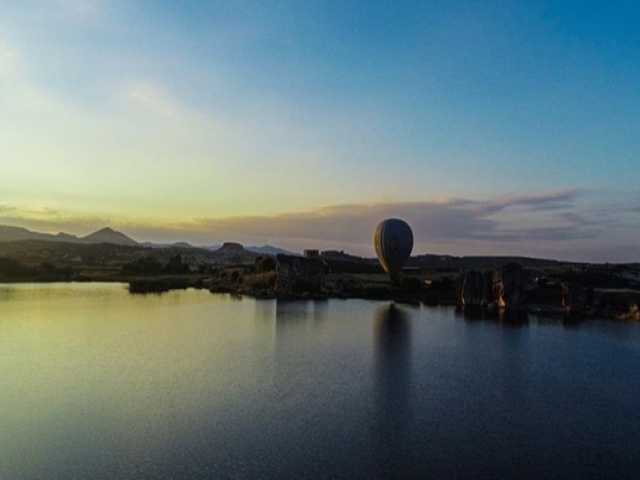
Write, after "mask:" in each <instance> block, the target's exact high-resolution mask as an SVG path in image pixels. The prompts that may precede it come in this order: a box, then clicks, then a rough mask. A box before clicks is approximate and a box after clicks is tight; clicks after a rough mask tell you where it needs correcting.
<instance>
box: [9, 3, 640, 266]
mask: <svg viewBox="0 0 640 480" xmlns="http://www.w3.org/2000/svg"><path fill="white" fill-rule="evenodd" d="M638 25H640V5H639V4H638V3H637V2H635V1H628V2H627V1H613V2H612V1H595V0H594V1H584V0H583V1H572V0H564V1H537V0H529V1H509V0H502V1H499V2H498V1H491V0H488V1H486V2H477V1H452V0H446V1H445V0H442V1H439V0H434V1H430V0H422V1H416V2H410V1H402V0H398V1H376V0H370V1H357V0H336V1H323V0H314V1H311V0H309V1H305V0H296V1H273V2H263V1H249V0H248V1H215V0H213V1H183V2H175V1H168V0H154V1H151V0H149V1H145V0H37V1H35V0H15V1H14V0H0V224H2V225H14V226H22V227H26V228H29V229H32V230H36V231H41V232H49V233H57V232H60V231H64V232H68V233H73V234H76V235H86V234H88V233H90V232H92V231H95V230H97V229H99V228H102V227H105V226H110V227H112V228H115V229H117V230H120V231H122V232H124V233H126V234H127V235H129V236H131V237H133V238H135V239H136V240H139V241H156V242H168V241H188V242H191V243H193V244H216V243H221V242H223V241H237V242H241V243H243V244H245V245H263V244H271V245H277V246H280V247H283V248H287V249H289V250H293V251H301V250H302V249H304V248H318V249H321V250H324V249H338V250H344V251H346V252H350V253H354V254H357V255H365V256H373V255H374V249H373V241H372V236H373V231H374V230H375V227H376V225H377V223H378V222H380V221H381V220H383V219H384V218H388V217H399V218H403V219H405V220H406V221H407V222H408V223H409V224H410V225H411V227H412V229H413V232H414V237H415V245H414V254H422V253H436V254H451V255H524V256H533V257H542V258H555V259H562V260H578V261H593V262H638V261H640V188H638V185H639V180H640V88H639V87H638V86H639V85H640V29H639V28H637V26H638Z"/></svg>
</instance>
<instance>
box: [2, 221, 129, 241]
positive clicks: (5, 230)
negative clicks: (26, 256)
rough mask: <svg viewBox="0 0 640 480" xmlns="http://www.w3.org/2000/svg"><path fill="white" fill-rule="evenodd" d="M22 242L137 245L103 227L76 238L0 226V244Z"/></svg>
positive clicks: (66, 234) (123, 235) (67, 234)
mask: <svg viewBox="0 0 640 480" xmlns="http://www.w3.org/2000/svg"><path fill="white" fill-rule="evenodd" d="M22 240H38V241H44V242H69V243H89V244H93V243H113V244H115V245H131V246H133V245H138V242H136V241H135V240H133V239H132V238H130V237H128V236H126V235H125V234H124V233H121V232H117V231H115V230H113V229H112V228H109V227H105V228H102V229H100V230H98V231H97V232H93V233H90V234H89V235H87V236H85V237H77V236H75V235H71V234H69V233H64V232H60V233H58V234H56V235H52V234H50V233H40V232H33V231H31V230H28V229H26V228H23V227H12V226H7V225H0V242H16V241H22Z"/></svg>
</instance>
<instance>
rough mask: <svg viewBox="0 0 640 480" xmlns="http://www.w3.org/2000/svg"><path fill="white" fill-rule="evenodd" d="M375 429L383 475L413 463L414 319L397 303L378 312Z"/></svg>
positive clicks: (376, 325) (380, 470) (378, 460)
mask: <svg viewBox="0 0 640 480" xmlns="http://www.w3.org/2000/svg"><path fill="white" fill-rule="evenodd" d="M374 328H375V334H374V352H375V400H376V422H375V425H376V431H375V435H374V439H375V445H374V452H375V455H374V458H375V459H376V462H377V467H378V468H379V473H380V474H381V476H382V477H393V476H394V475H397V474H398V472H400V471H401V469H402V466H403V465H404V466H406V465H408V464H411V463H412V462H410V458H408V457H410V456H411V455H410V451H409V449H408V445H409V444H410V443H411V431H410V429H411V426H412V420H413V412H412V408H411V396H412V385H411V380H412V371H411V321H410V316H409V313H408V312H407V311H406V310H405V309H403V308H401V307H398V306H396V305H395V304H391V305H385V306H382V307H380V308H378V309H377V310H376V312H375V326H374Z"/></svg>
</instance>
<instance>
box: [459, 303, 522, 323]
mask: <svg viewBox="0 0 640 480" xmlns="http://www.w3.org/2000/svg"><path fill="white" fill-rule="evenodd" d="M455 315H456V317H462V318H463V319H464V320H466V321H478V320H479V321H488V322H496V323H500V324H503V325H507V326H515V327H525V326H528V325H529V315H528V313H527V312H526V311H525V310H513V309H506V308H499V309H494V310H487V309H485V308H464V307H460V308H456V310H455Z"/></svg>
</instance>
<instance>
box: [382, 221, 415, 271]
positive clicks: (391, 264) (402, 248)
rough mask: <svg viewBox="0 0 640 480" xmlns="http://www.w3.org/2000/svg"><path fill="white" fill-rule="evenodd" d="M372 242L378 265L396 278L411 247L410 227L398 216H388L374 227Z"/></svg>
mask: <svg viewBox="0 0 640 480" xmlns="http://www.w3.org/2000/svg"><path fill="white" fill-rule="evenodd" d="M373 242H374V244H375V247H376V255H378V260H379V261H380V265H382V268H384V270H385V272H387V273H388V274H389V276H390V277H391V278H392V279H393V278H396V277H397V276H398V273H400V271H401V270H402V266H403V265H404V263H405V262H406V261H407V260H408V259H409V256H410V255H411V250H412V249H413V232H412V231H411V227H409V225H408V224H407V222H405V221H404V220H400V219H399V218H388V219H386V220H383V221H382V222H380V223H379V224H378V226H377V227H376V231H375V233H374V235H373Z"/></svg>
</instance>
